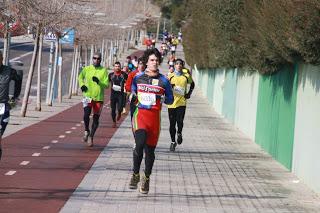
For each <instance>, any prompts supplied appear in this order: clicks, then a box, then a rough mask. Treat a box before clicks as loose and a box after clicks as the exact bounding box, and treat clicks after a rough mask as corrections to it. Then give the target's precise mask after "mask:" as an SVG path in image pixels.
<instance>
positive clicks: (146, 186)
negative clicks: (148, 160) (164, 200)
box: [140, 175, 150, 194]
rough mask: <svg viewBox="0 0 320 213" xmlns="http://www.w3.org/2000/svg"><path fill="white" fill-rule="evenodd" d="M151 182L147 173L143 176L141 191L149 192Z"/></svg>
mask: <svg viewBox="0 0 320 213" xmlns="http://www.w3.org/2000/svg"><path fill="white" fill-rule="evenodd" d="M149 184H150V177H149V178H147V177H146V176H145V175H144V176H143V177H142V178H141V186H140V193H142V194H148V192H149Z"/></svg>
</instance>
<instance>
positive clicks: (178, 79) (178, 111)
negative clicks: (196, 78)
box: [168, 58, 194, 152]
mask: <svg viewBox="0 0 320 213" xmlns="http://www.w3.org/2000/svg"><path fill="white" fill-rule="evenodd" d="M183 67H184V61H183V60H182V59H179V58H178V59H177V60H175V65H174V72H173V73H170V74H169V75H168V79H169V81H170V84H171V86H172V88H173V96H174V102H173V104H171V105H168V113H169V121H170V127H169V131H170V136H171V145H170V151H172V152H174V151H175V148H176V146H177V143H178V144H181V143H182V128H183V120H184V115H185V112H186V105H187V101H186V99H189V98H190V96H191V94H192V91H193V89H194V83H193V80H192V77H191V75H190V74H189V73H188V72H184V71H183ZM188 84H191V85H190V89H189V92H187V85H188ZM176 125H177V126H178V131H176ZM176 133H177V142H176Z"/></svg>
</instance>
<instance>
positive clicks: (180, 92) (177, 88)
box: [173, 86, 185, 96]
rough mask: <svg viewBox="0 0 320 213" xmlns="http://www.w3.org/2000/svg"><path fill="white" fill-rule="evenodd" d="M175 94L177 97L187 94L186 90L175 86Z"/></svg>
mask: <svg viewBox="0 0 320 213" xmlns="http://www.w3.org/2000/svg"><path fill="white" fill-rule="evenodd" d="M173 92H174V93H175V94H177V95H181V96H184V94H185V88H183V87H179V86H175V87H174V88H173Z"/></svg>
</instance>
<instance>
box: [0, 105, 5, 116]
mask: <svg viewBox="0 0 320 213" xmlns="http://www.w3.org/2000/svg"><path fill="white" fill-rule="evenodd" d="M5 109H6V104H4V103H0V115H3V114H4V112H5Z"/></svg>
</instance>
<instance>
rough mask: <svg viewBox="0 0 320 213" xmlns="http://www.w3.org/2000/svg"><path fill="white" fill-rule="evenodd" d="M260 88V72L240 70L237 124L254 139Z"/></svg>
mask: <svg viewBox="0 0 320 213" xmlns="http://www.w3.org/2000/svg"><path fill="white" fill-rule="evenodd" d="M258 90H259V74H258V72H254V73H248V72H244V71H243V70H240V69H239V70H238V76H237V97H236V111H235V126H237V127H238V128H239V129H240V130H241V131H242V132H243V133H245V134H246V135H247V136H248V137H249V138H251V139H252V140H253V141H254V139H255V132H256V115H257V103H258Z"/></svg>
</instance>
